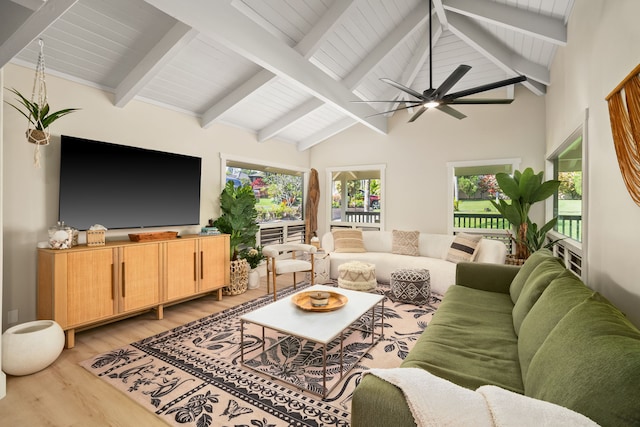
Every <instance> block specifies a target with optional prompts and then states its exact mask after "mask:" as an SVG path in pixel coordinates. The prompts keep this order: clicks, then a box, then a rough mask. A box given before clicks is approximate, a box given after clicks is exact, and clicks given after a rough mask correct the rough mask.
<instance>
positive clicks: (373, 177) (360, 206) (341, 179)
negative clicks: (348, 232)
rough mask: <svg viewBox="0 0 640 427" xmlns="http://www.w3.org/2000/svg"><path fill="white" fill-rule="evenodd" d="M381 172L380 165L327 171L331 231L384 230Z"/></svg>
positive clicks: (383, 168) (382, 167)
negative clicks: (334, 229) (345, 228)
mask: <svg viewBox="0 0 640 427" xmlns="http://www.w3.org/2000/svg"><path fill="white" fill-rule="evenodd" d="M384 170H385V167H384V166H382V165H372V166H351V167H343V168H330V169H327V180H328V182H327V194H331V203H330V204H328V205H329V212H328V213H329V215H328V217H329V218H330V219H331V220H330V227H332V228H335V227H359V228H362V229H367V228H369V229H373V230H382V229H383V226H382V224H383V217H384V215H383V212H384Z"/></svg>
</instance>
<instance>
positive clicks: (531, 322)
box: [518, 270, 593, 378]
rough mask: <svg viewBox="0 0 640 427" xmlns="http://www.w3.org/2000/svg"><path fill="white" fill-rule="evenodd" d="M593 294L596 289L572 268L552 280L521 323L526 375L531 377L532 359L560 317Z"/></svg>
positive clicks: (522, 366) (522, 361) (520, 346)
mask: <svg viewBox="0 0 640 427" xmlns="http://www.w3.org/2000/svg"><path fill="white" fill-rule="evenodd" d="M591 295H593V291H592V290H591V289H589V288H587V287H586V286H585V285H584V284H583V283H582V281H581V280H580V279H579V278H577V277H576V276H575V274H573V273H572V272H570V271H569V270H565V271H564V273H562V274H561V275H560V276H558V277H557V278H555V279H554V280H553V281H552V282H551V283H550V284H549V286H548V287H547V289H546V290H545V291H544V292H543V293H542V295H541V296H540V298H539V299H538V302H536V303H535V304H534V305H533V307H532V308H531V310H529V314H527V316H526V317H525V318H524V320H523V321H522V325H521V326H520V331H519V333H518V355H519V356H520V369H522V378H526V377H527V370H528V369H529V364H530V363H531V359H532V358H533V356H534V354H536V352H537V351H538V349H539V348H540V346H541V345H542V343H543V342H544V340H546V339H547V336H548V335H549V333H550V332H551V330H552V329H553V328H554V327H555V326H556V325H557V324H558V322H559V321H560V319H562V318H563V317H564V316H565V315H566V314H567V313H568V312H569V310H571V309H572V308H573V307H575V306H576V305H578V304H580V303H581V302H583V301H584V300H586V299H587V298H589V297H590V296H591Z"/></svg>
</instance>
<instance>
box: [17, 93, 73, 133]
mask: <svg viewBox="0 0 640 427" xmlns="http://www.w3.org/2000/svg"><path fill="white" fill-rule="evenodd" d="M7 90H9V91H11V92H13V93H14V94H15V95H16V96H17V97H18V98H17V101H18V102H19V103H20V104H21V105H22V108H20V107H18V106H17V105H15V104H12V103H10V102H9V101H5V102H6V103H7V104H9V105H10V106H12V107H13V108H15V109H16V110H18V112H19V113H20V114H22V115H23V116H25V117H26V118H27V120H28V121H29V127H28V129H27V132H26V135H27V141H29V142H31V143H33V144H37V145H47V144H49V126H51V124H52V123H53V122H55V121H56V120H58V119H59V118H60V117H62V116H65V115H67V114H69V113H73V112H74V111H77V110H78V108H65V109H63V110H59V111H55V112H51V110H50V108H49V103H48V102H47V101H46V99H44V100H43V101H42V103H41V104H38V103H37V102H34V101H30V100H28V99H27V98H25V97H24V96H23V95H22V94H21V93H20V92H18V91H17V90H16V89H7Z"/></svg>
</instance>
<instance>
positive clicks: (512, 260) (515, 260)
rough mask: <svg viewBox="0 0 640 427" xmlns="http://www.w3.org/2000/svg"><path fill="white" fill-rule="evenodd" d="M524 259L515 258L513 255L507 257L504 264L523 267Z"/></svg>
mask: <svg viewBox="0 0 640 427" xmlns="http://www.w3.org/2000/svg"><path fill="white" fill-rule="evenodd" d="M525 261H526V259H522V258H516V256H515V255H507V258H506V259H505V260H504V263H505V264H507V265H523V264H524V262H525Z"/></svg>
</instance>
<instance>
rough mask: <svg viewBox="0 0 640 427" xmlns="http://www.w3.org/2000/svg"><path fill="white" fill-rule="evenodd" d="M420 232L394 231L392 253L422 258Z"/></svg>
mask: <svg viewBox="0 0 640 427" xmlns="http://www.w3.org/2000/svg"><path fill="white" fill-rule="evenodd" d="M419 240H420V232H419V231H400V230H393V234H392V245H391V253H393V254H398V255H411V256H420V251H419V250H418V242H419Z"/></svg>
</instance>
